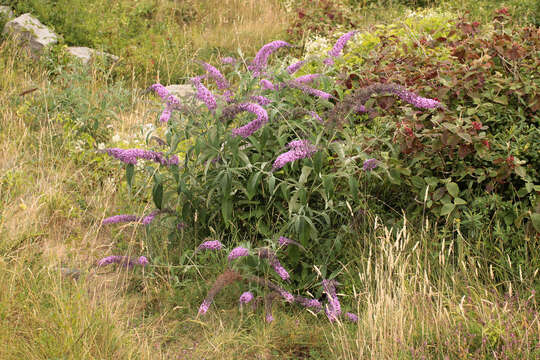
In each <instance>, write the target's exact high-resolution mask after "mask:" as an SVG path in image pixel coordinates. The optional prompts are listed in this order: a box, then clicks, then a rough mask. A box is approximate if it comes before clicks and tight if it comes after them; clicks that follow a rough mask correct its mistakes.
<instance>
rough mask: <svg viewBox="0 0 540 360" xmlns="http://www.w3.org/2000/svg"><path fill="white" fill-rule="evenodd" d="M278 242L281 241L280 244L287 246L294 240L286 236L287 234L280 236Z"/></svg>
mask: <svg viewBox="0 0 540 360" xmlns="http://www.w3.org/2000/svg"><path fill="white" fill-rule="evenodd" d="M278 242H279V245H281V246H287V245H289V244H290V243H291V242H292V240H291V239H289V238H286V237H285V236H280V237H279V240H278Z"/></svg>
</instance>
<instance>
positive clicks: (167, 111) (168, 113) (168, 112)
mask: <svg viewBox="0 0 540 360" xmlns="http://www.w3.org/2000/svg"><path fill="white" fill-rule="evenodd" d="M171 115H172V110H171V109H170V108H168V107H167V108H165V110H163V112H162V113H161V116H160V117H159V121H160V122H162V123H164V122H167V121H169V119H170V118H171Z"/></svg>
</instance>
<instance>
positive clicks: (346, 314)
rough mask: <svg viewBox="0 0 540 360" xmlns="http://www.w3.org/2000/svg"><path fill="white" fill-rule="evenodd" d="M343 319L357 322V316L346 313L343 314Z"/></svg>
mask: <svg viewBox="0 0 540 360" xmlns="http://www.w3.org/2000/svg"><path fill="white" fill-rule="evenodd" d="M345 317H346V318H347V319H349V321H352V322H358V315H356V314H353V313H350V312H348V313H345Z"/></svg>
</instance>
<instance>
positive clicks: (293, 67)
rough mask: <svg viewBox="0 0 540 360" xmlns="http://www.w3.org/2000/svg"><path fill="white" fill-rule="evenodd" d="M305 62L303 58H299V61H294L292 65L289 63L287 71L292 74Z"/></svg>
mask: <svg viewBox="0 0 540 360" xmlns="http://www.w3.org/2000/svg"><path fill="white" fill-rule="evenodd" d="M305 63H306V61H305V60H301V61H298V62H295V63H294V64H292V65H289V66H288V67H287V72H288V73H289V74H291V75H292V74H294V73H295V72H297V71H298V70H300V68H301V67H302V66H303V65H304V64H305Z"/></svg>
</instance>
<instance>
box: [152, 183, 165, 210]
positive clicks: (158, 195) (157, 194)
mask: <svg viewBox="0 0 540 360" xmlns="http://www.w3.org/2000/svg"><path fill="white" fill-rule="evenodd" d="M152 199H153V200H154V204H155V205H156V207H157V208H158V209H160V210H161V208H162V206H163V183H162V182H161V181H159V182H156V183H155V184H154V188H153V189H152Z"/></svg>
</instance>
